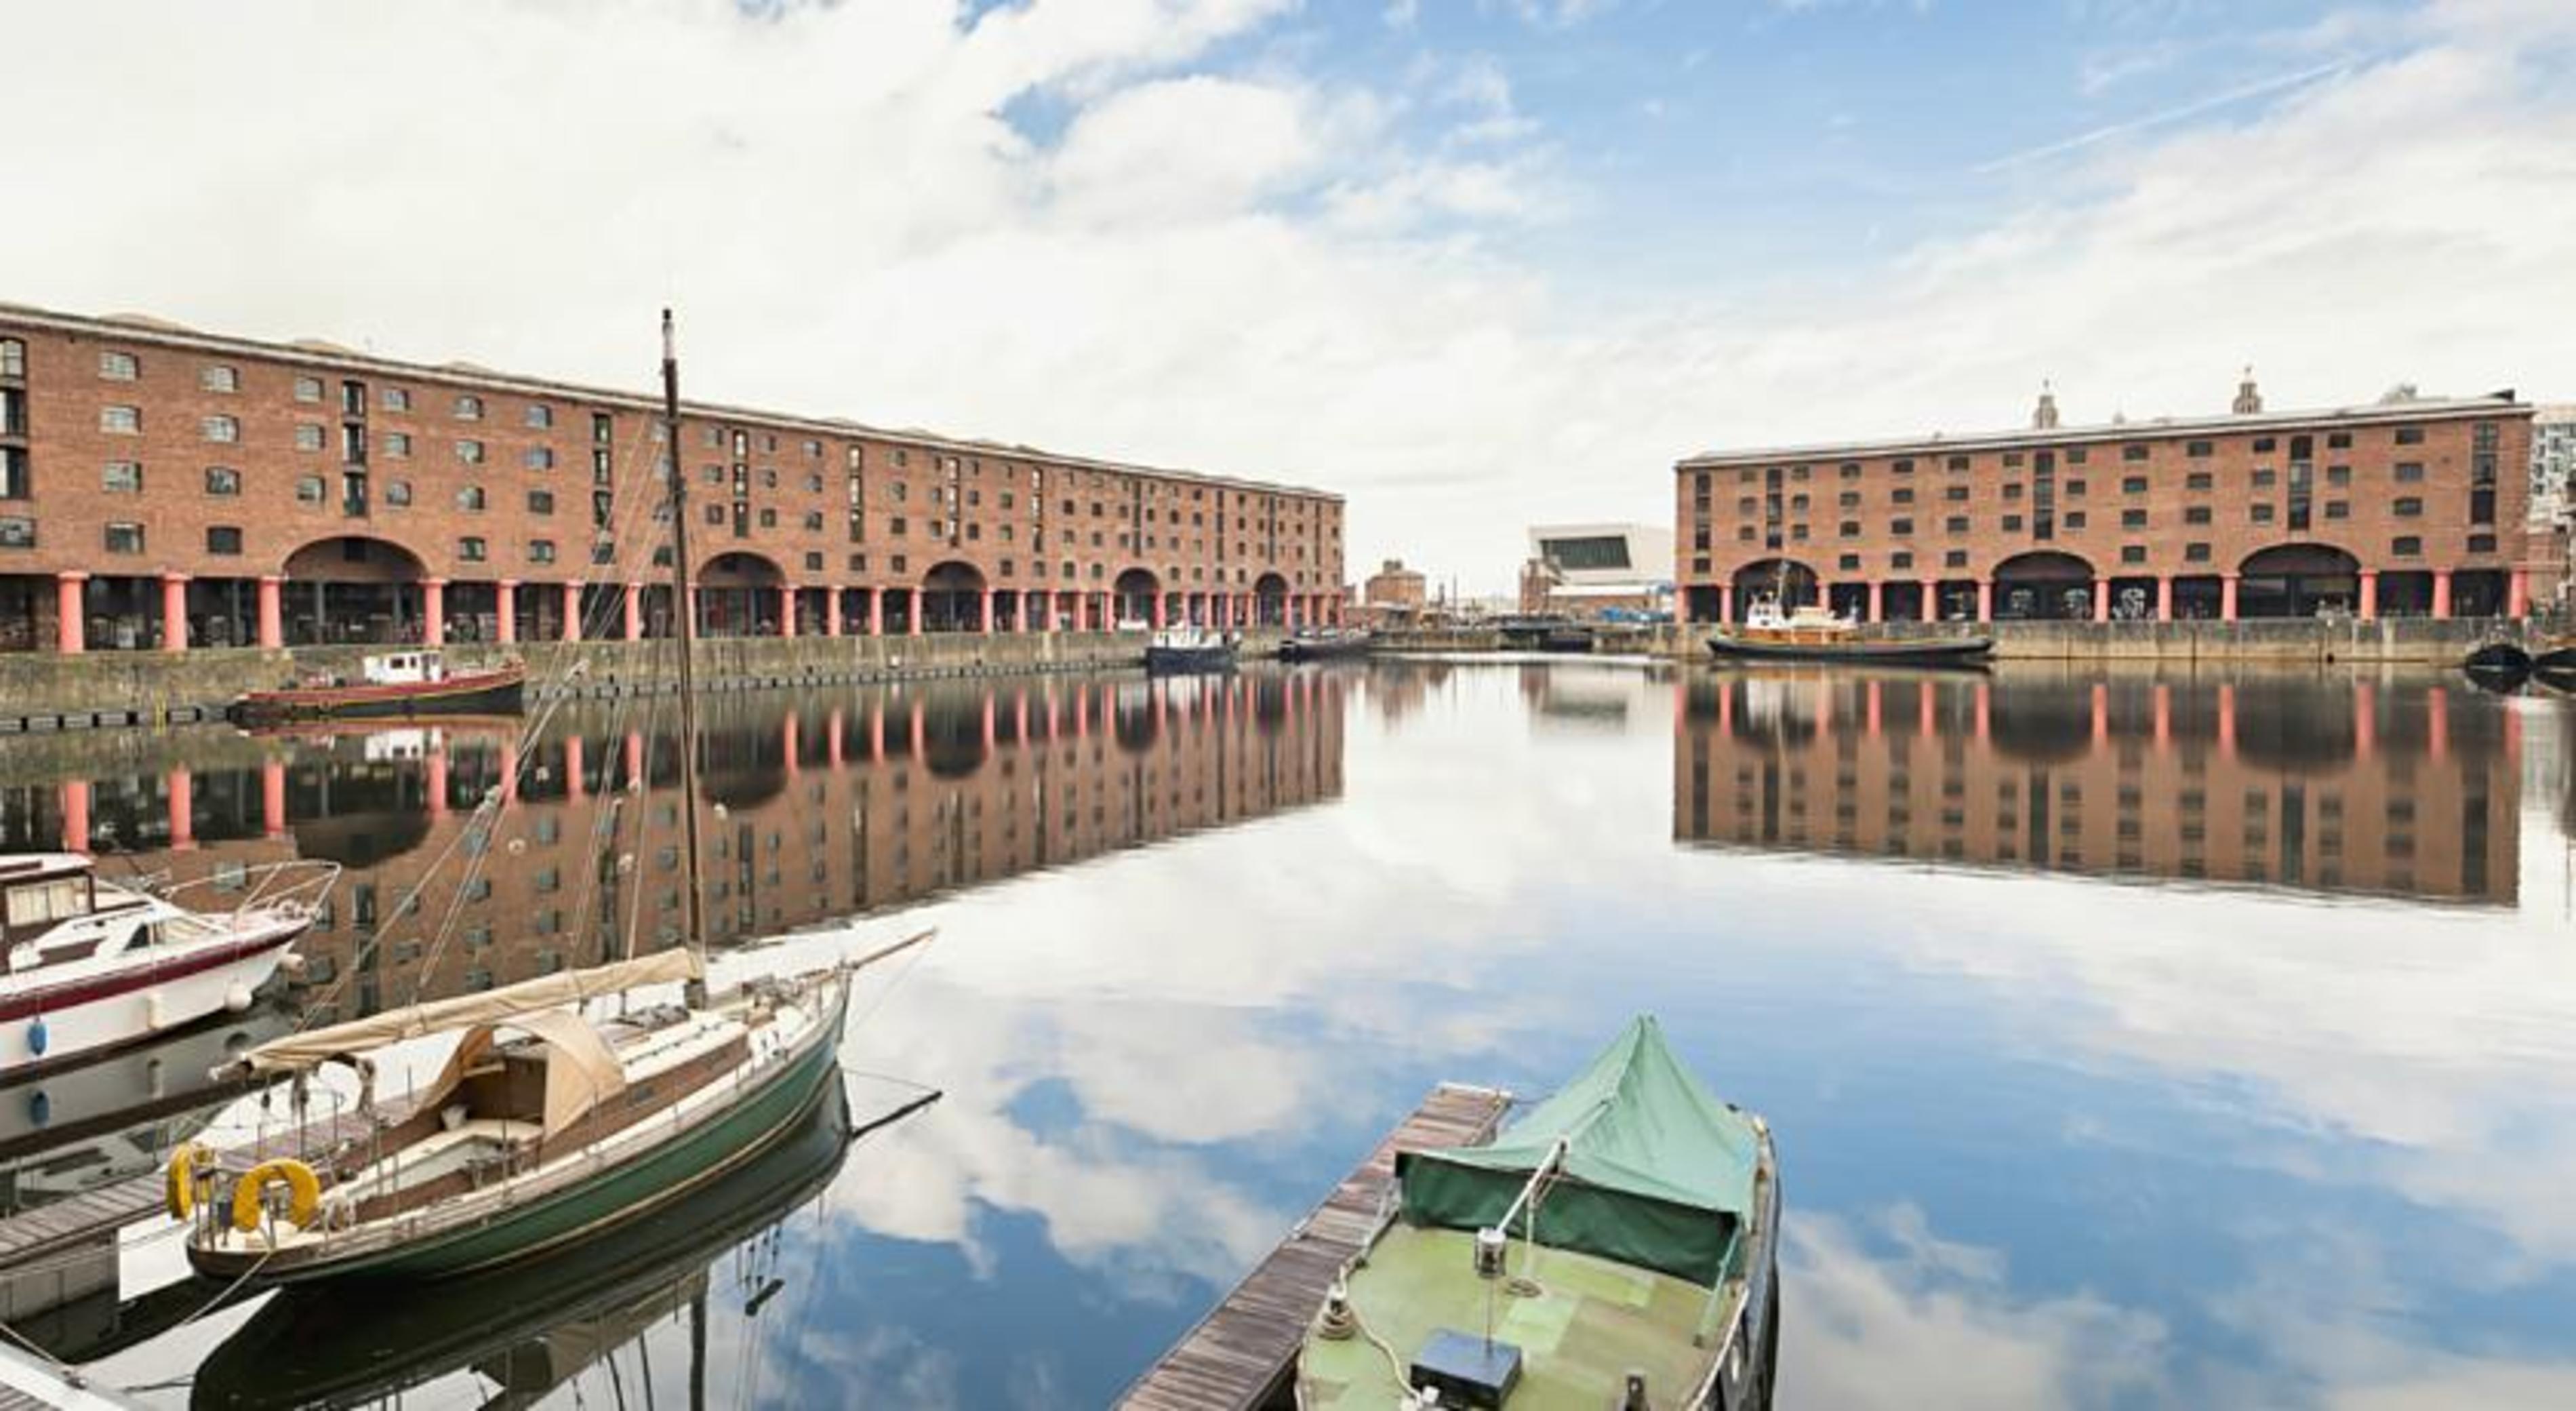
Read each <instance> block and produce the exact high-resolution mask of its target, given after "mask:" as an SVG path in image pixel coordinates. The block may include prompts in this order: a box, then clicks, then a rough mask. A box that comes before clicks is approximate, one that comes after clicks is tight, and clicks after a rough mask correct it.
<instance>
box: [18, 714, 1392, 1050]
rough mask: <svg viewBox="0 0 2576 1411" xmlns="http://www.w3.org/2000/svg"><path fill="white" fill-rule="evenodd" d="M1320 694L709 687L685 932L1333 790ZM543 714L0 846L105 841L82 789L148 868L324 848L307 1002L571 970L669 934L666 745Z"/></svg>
mask: <svg viewBox="0 0 2576 1411" xmlns="http://www.w3.org/2000/svg"><path fill="white" fill-rule="evenodd" d="M1343 686H1344V683H1343V681H1342V680H1341V679H1340V678H1338V677H1335V676H1333V675H1330V674H1324V673H1306V674H1301V675H1295V676H1278V675H1267V674H1246V675H1244V676H1240V677H1236V678H1231V679H1228V680H1224V681H1218V680H1215V679H1213V678H1209V679H1199V678H1187V679H1179V680H1173V681H1154V682H1148V681H1144V680H1139V679H1129V680H1119V681H1097V680H1032V681H1027V682H1011V683H1003V684H1000V685H997V686H994V687H992V688H991V689H990V690H989V692H988V691H987V690H986V689H984V688H980V687H977V688H966V687H958V688H954V689H949V688H932V689H929V690H914V691H908V692H904V693H900V694H896V693H884V692H879V693H866V694H861V693H851V694H849V695H847V696H845V697H840V698H836V699H835V700H834V701H833V702H832V703H830V704H824V703H821V702H818V701H817V700H816V699H814V698H812V697H793V698H791V697H785V696H753V697H730V698H726V699H725V700H723V701H721V702H719V703H718V704H717V705H716V707H715V708H714V709H713V710H712V712H711V714H712V717H713V718H712V719H711V720H710V721H709V722H708V723H707V726H706V729H705V731H704V738H705V747H706V769H705V773H704V775H703V777H702V780H701V783H702V786H703V788H704V789H705V796H706V797H707V798H708V799H709V800H710V802H711V803H713V804H721V805H722V811H721V813H719V812H718V811H717V810H716V809H714V808H712V807H711V808H709V810H708V811H707V812H706V813H705V814H704V815H702V817H701V823H702V826H703V828H704V831H705V840H706V841H705V846H706V876H707V893H706V902H707V924H708V929H709V931H710V933H711V939H713V940H714V941H715V942H716V943H718V944H719V945H721V944H723V943H725V942H728V941H738V940H743V939H748V938H750V937H754V936H760V935H769V934H775V933H777V932H781V931H787V930H793V929H795V928H798V927H804V926H811V925H814V924H817V923H820V922H826V921H830V920H834V919H837V918H841V917H847V916H853V915H858V914H862V913H866V912H871V911H877V910H882V909H885V908H889V907H899V906H906V905H910V904H913V903H917V902H920V901H923V900H925V899H928V898H930V897H933V896H936V895H938V894H940V893H943V892H946V891H949V890H951V889H954V888H957V887H963V886H971V885H974V884H977V883H981V882H989V881H995V880H999V879H1002V878H1006V877H1010V876H1014V875H1017V874H1019V873H1022V872H1027V871H1030V870H1032V869H1035V868H1042V867H1051V866H1062V865H1065V864H1068V863H1075V862H1080V861H1083V860H1085V859H1088V858H1091V857H1096V856H1099V855H1101V854H1104V853H1109V852H1115V851H1118V850H1120V849H1124V848H1128V847H1133V846H1136V845H1139V844H1142V843H1148V842H1153V841H1156V840H1159V839H1164V838H1170V837H1174V836H1178V835H1181V834H1185V833H1190V832H1193V831H1196V830H1199V829H1203V828H1211V827H1221V826H1224V825H1226V824H1230V823H1235V822H1240V821H1243V820H1246V819H1253V818H1260V817H1265V816H1268V815H1270V814H1273V813H1276V812H1279V811H1281V810H1283V809H1289V808H1295V807H1298V806H1301V805H1305V804H1310V803H1316V802H1321V801H1324V800H1328V799H1333V798H1337V797H1339V796H1340V794H1341V790H1342V712H1343V701H1342V692H1343ZM791 704H792V706H793V709H792V710H790V709H788V707H789V706H790V705H791ZM638 709H641V707H638ZM667 719H668V717H667V712H666V713H665V716H664V721H663V723H664V724H666V725H667ZM563 720H564V723H563V726H562V727H561V728H559V730H558V732H557V733H556V734H554V735H553V736H551V737H550V738H548V739H547V740H545V741H543V742H541V743H540V744H538V745H536V746H534V747H532V748H531V749H530V751H529V754H530V755H531V756H532V757H530V758H526V759H522V758H520V750H519V747H518V746H517V745H516V744H515V743H514V737H511V736H504V735H499V734H478V733H467V732H459V733H456V734H454V735H451V736H449V737H447V738H445V739H444V740H443V741H441V740H440V737H439V736H438V735H436V734H435V733H433V732H429V731H399V730H398V731H383V732H378V733H376V734H373V735H368V736H349V737H343V738H340V739H337V740H334V741H332V742H331V744H330V748H329V749H328V750H321V749H315V750H313V751H311V752H309V753H308V754H306V755H305V756H303V757H301V758H299V759H297V760H295V761H294V762H289V761H287V760H286V759H283V758H271V759H269V760H267V761H265V762H261V763H256V764H251V765H248V766H245V767H241V768H236V769H230V770H223V771H216V772H210V773H206V774H199V773H197V772H194V771H191V770H190V769H188V768H186V767H184V766H175V767H171V768H168V769H166V770H161V771H155V772H153V773H149V774H145V775H142V776H137V777H130V778H122V779H112V780H106V781H99V782H90V781H79V782H72V783H65V784H60V785H54V786H48V790H47V792H50V793H51V794H52V795H53V797H54V799H56V800H58V802H55V803H52V804H50V805H48V806H47V807H45V808H43V809H42V810H41V812H42V813H43V814H45V815H46V816H44V817H41V818H32V817H28V816H26V812H27V810H26V808H25V807H24V806H23V805H22V807H21V809H20V811H19V812H20V816H19V817H16V818H11V819H8V820H6V821H7V823H8V831H9V832H10V833H11V834H12V835H16V836H12V838H11V839H10V845H11V846H51V845H53V844H54V843H55V842H56V841H58V840H62V841H69V840H70V839H72V838H77V837H88V836H93V835H94V833H96V832H99V831H109V829H108V826H107V824H106V822H105V820H104V819H103V817H102V813H101V810H100V807H99V804H100V800H101V799H102V798H103V797H106V796H110V795H112V796H114V798H115V800H116V804H115V807H114V808H113V809H112V810H109V811H110V812H112V813H114V815H115V816H116V817H117V818H118V819H119V820H120V821H119V823H118V824H117V825H116V826H115V827H114V828H113V829H112V831H115V832H117V833H118V834H120V835H121V836H123V837H127V838H134V837H137V836H138V835H141V834H145V833H148V832H152V831H155V830H153V829H152V828H150V827H149V826H148V825H146V824H145V823H144V822H143V820H145V819H149V818H151V817H152V812H151V810H152V808H153V806H154V805H155V804H156V803H157V805H158V806H159V808H160V809H161V810H163V811H164V812H165V816H166V817H167V819H168V820H169V822H168V823H167V824H166V825H165V826H163V827H162V828H160V829H159V830H157V831H159V832H160V833H161V837H160V838H159V839H156V840H154V841H157V842H159V843H160V844H161V845H160V846H158V847H156V848H154V849H152V850H149V851H146V852H144V853H141V854H139V855H138V856H137V857H136V858H135V860H134V861H135V865H137V866H140V867H141V868H143V869H145V870H147V871H159V870H168V871H171V872H173V873H175V874H179V875H199V874H212V873H216V872H220V871H223V870H224V869H227V868H231V867H236V866H240V865H247V864H251V863H256V862H263V861H273V860H278V859H282V858H285V857H289V856H296V855H301V856H305V857H316V856H319V857H331V858H335V859H337V860H340V861H342V862H343V863H344V864H346V865H347V866H348V868H349V870H348V872H347V873H346V874H345V875H344V876H343V877H342V879H341V882H340V886H339V888H338V890H337V892H336V893H335V896H334V899H333V903H332V906H331V910H330V914H329V915H328V916H327V917H326V919H325V922H324V924H322V925H320V926H317V927H316V928H315V930H314V932H313V933H311V934H310V935H309V936H308V938H307V939H306V940H305V941H304V942H303V943H301V945H300V947H299V948H300V949H301V950H302V951H303V952H304V953H305V954H306V955H307V956H308V957H310V958H311V960H312V961H313V969H312V974H311V978H312V979H313V981H314V983H315V985H316V987H317V990H324V991H327V989H328V987H329V986H331V985H333V984H337V983H341V982H343V981H345V982H346V985H347V987H348V988H347V990H346V993H345V995H344V996H342V997H340V1003H339V1006H338V1012H341V1013H343V1014H355V1013H365V1012H371V1011H373V1010H376V1009H379V1008H382V1007H384V1006H386V1005H389V1004H399V1003H403V1002H406V1001H408V1000H410V999H412V998H414V997H415V995H417V996H419V997H423V998H435V997H438V996H441V995H447V994H455V993H461V992H464V991H467V990H472V989H480V988H485V987H488V986H491V985H495V984H507V983H510V982H512V981H516V980H522V979H527V978H529V977H531V976H534V975H538V974H543V973H546V972H549V971H552V970H556V969H560V968H563V967H566V966H572V965H583V964H589V963H593V962H595V961H598V960H600V959H603V958H607V957H609V956H613V955H615V954H619V953H622V952H623V951H624V949H625V948H626V947H627V945H628V944H629V937H630V935H631V936H632V937H633V938H634V939H633V943H634V944H635V945H636V946H637V947H639V948H641V949H646V950H649V949H653V948H656V947H658V946H661V945H666V944H669V943H670V942H671V941H672V940H674V939H676V938H677V936H678V926H679V917H680V911H681V892H680V887H681V883H680V880H679V878H680V874H679V868H680V855H679V848H680V846H681V843H680V833H679V827H678V813H677V810H676V808H675V806H674V805H675V799H674V797H673V794H672V789H673V786H674V781H675V777H676V773H677V767H678V765H677V759H676V757H675V756H674V755H673V753H672V749H671V742H670V740H669V738H668V736H667V734H663V735H658V736H651V737H648V734H647V731H646V728H645V722H643V721H642V720H640V719H639V720H636V721H633V722H631V724H632V725H633V727H634V728H627V727H628V724H629V722H621V721H620V720H618V719H617V718H616V717H615V716H614V715H612V714H611V713H610V712H608V711H606V710H604V709H594V710H591V711H588V712H585V713H582V714H579V715H574V714H571V713H569V712H568V713H567V715H566V716H565V717H564V718H563ZM638 774H645V775H647V776H648V779H649V783H650V785H651V788H650V789H649V790H648V791H647V792H646V793H644V794H643V795H641V796H636V795H632V794H630V793H629V792H628V787H627V786H628V783H629V781H631V780H632V779H634V778H636V777H637V776H638ZM513 778H515V781H516V782H515V784H512V783H506V782H505V781H508V780H511V779H513ZM487 791H493V792H501V793H506V794H507V795H508V796H509V805H508V807H506V808H505V809H504V810H503V811H502V814H501V822H500V825H499V827H498V829H497V831H496V832H495V833H494V834H493V836H492V838H491V839H490V840H489V842H488V843H486V842H485V840H484V839H482V838H481V837H480V836H479V835H478V833H477V830H476V829H475V828H474V826H473V823H474V810H475V805H476V802H477V801H478V800H480V799H481V798H483V797H484V796H485V794H486V792H487ZM31 792H32V791H27V790H20V791H17V793H18V794H20V795H26V794H29V793H31ZM128 814H131V815H133V818H132V819H131V820H128V819H127V815H128ZM639 814H640V815H642V816H643V828H642V831H641V835H640V837H639V831H638V815H639ZM31 829H35V830H47V831H38V832H30V830H31ZM603 837H613V838H614V839H615V843H614V846H602V845H601V844H600V843H598V842H596V841H595V840H596V839H600V838H603ZM477 854H479V855H480V856H479V858H478V857H477ZM619 854H628V855H632V856H633V858H634V864H633V867H632V868H631V870H627V871H621V870H620V869H619V868H618V867H617V866H616V865H615V863H614V860H613V859H614V858H615V857H616V856H617V855H619ZM442 858H444V859H447V861H446V862H445V864H444V865H443V866H442V865H441V859H442ZM478 861H479V864H480V865H479V866H477V865H476V864H477V862H478ZM108 870H109V871H110V872H113V871H114V870H115V865H114V864H110V865H109V868H108ZM593 873H595V874H596V879H597V880H596V885H595V886H594V885H591V883H590V877H591V875H592V874H593ZM425 878H426V879H429V880H427V881H426V882H425V881H424V879H425ZM415 886H419V887H420V888H421V891H420V895H419V897H418V898H417V901H416V902H412V903H410V904H408V905H407V904H406V899H407V898H409V897H410V894H411V891H412V889H413V888H414V887H415ZM639 904H640V905H641V907H642V911H641V915H640V919H639V917H638V913H637V911H636V908H637V906H638V905H639ZM451 914H452V915H453V918H454V920H453V923H452V924H449V923H448V922H447V921H446V918H448V917H449V916H450V915H451ZM442 927H444V928H445V929H446V931H447V933H448V939H447V941H446V942H445V944H444V946H443V947H442V946H440V945H439V944H438V943H437V941H436V940H435V938H436V936H437V935H438V933H439V932H440V930H441V929H442ZM433 962H434V963H433Z"/></svg>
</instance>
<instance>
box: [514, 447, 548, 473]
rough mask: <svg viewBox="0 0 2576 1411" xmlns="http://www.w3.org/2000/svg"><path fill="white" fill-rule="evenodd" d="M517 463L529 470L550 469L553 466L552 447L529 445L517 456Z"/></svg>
mask: <svg viewBox="0 0 2576 1411" xmlns="http://www.w3.org/2000/svg"><path fill="white" fill-rule="evenodd" d="M519 464H521V465H524V466H526V467H527V468H528V469H530V470H552V469H554V468H555V452H554V448H553V447H552V446H530V447H529V448H528V449H527V450H526V451H525V452H523V453H521V455H520V456H519Z"/></svg>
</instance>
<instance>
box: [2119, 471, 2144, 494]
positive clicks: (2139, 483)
mask: <svg viewBox="0 0 2576 1411" xmlns="http://www.w3.org/2000/svg"><path fill="white" fill-rule="evenodd" d="M2120 493H2121V494H2123V495H2143V494H2145V493H2147V478H2146V477H2145V476H2143V475H2132V476H2128V477H2126V478H2124V479H2123V480H2121V482H2120Z"/></svg>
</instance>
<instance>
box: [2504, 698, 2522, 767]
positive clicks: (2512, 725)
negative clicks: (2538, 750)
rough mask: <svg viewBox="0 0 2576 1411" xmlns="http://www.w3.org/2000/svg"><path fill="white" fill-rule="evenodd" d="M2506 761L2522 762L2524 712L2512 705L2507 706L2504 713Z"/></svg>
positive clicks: (2509, 762)
mask: <svg viewBox="0 0 2576 1411" xmlns="http://www.w3.org/2000/svg"><path fill="white" fill-rule="evenodd" d="M2504 762H2505V763H2507V764H2519V763H2521V762H2522V712H2521V711H2518V710H2515V709H2513V708H2512V707H2511V706H2507V707H2506V708H2505V713H2504Z"/></svg>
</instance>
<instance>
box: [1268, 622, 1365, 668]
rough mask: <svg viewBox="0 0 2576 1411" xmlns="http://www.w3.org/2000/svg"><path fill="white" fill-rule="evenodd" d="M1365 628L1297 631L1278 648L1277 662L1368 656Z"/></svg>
mask: <svg viewBox="0 0 2576 1411" xmlns="http://www.w3.org/2000/svg"><path fill="white" fill-rule="evenodd" d="M1369 641H1370V637H1369V632H1368V629H1367V628H1364V627H1357V628H1344V627H1301V628H1299V629H1298V630H1297V631H1296V633H1295V634H1294V635H1292V636H1290V637H1289V639H1288V640H1287V641H1284V642H1282V643H1280V644H1279V659H1280V660H1281V661H1331V660H1333V659H1334V658H1336V657H1355V656H1366V655H1368V649H1369Z"/></svg>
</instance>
